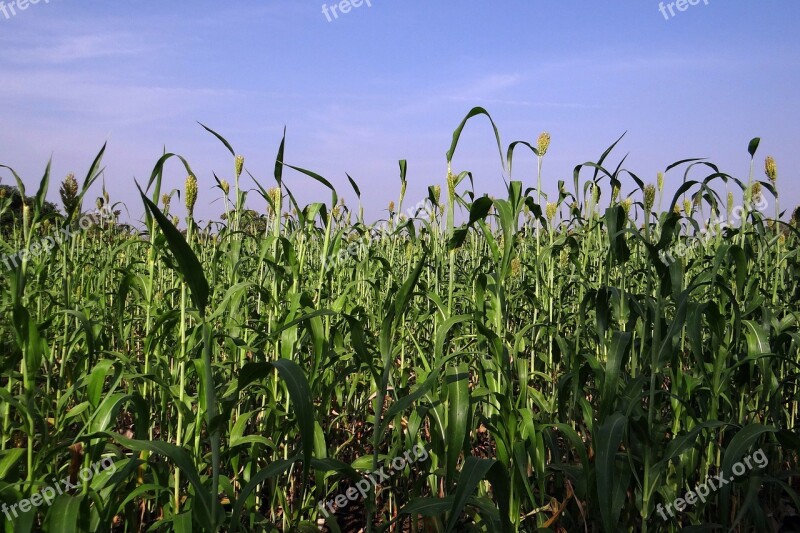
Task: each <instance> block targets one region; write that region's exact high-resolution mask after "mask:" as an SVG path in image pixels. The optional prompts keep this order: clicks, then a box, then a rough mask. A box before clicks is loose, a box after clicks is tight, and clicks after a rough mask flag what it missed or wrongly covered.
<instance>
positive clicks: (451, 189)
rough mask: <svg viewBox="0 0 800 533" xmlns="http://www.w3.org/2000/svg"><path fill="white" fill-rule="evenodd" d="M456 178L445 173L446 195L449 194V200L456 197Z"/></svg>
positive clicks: (451, 174) (450, 173) (449, 173)
mask: <svg viewBox="0 0 800 533" xmlns="http://www.w3.org/2000/svg"><path fill="white" fill-rule="evenodd" d="M456 178H457V176H456V175H455V174H453V173H452V172H450V171H449V170H448V171H447V193H448V194H449V198H454V197H455V195H456Z"/></svg>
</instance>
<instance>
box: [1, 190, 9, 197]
mask: <svg viewBox="0 0 800 533" xmlns="http://www.w3.org/2000/svg"><path fill="white" fill-rule="evenodd" d="M6 196H8V190H7V189H0V198H5V197H6Z"/></svg>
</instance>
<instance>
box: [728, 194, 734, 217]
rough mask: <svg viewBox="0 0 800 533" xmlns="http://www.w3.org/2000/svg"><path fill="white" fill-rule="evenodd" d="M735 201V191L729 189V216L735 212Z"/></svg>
mask: <svg viewBox="0 0 800 533" xmlns="http://www.w3.org/2000/svg"><path fill="white" fill-rule="evenodd" d="M733 203H734V201H733V193H732V192H730V191H729V192H728V206H727V207H728V216H731V213H733Z"/></svg>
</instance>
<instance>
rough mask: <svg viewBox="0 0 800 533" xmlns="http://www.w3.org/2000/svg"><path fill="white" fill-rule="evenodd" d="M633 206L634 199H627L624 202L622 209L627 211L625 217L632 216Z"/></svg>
mask: <svg viewBox="0 0 800 533" xmlns="http://www.w3.org/2000/svg"><path fill="white" fill-rule="evenodd" d="M632 205H633V198H625V199H624V200H622V209H624V210H625V216H626V217H627V216H630V214H631V206H632Z"/></svg>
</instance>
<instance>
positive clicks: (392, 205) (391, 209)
mask: <svg viewBox="0 0 800 533" xmlns="http://www.w3.org/2000/svg"><path fill="white" fill-rule="evenodd" d="M389 212H390V213H394V200H392V201H390V202H389Z"/></svg>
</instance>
